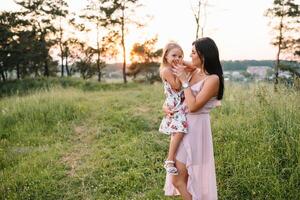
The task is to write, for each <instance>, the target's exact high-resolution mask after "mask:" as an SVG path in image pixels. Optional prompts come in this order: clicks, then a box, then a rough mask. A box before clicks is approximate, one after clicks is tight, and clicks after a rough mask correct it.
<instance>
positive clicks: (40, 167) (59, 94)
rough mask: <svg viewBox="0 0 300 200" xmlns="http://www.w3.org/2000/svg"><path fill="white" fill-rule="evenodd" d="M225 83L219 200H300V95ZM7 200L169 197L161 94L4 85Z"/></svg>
mask: <svg viewBox="0 0 300 200" xmlns="http://www.w3.org/2000/svg"><path fill="white" fill-rule="evenodd" d="M272 88H273V87H272V85H268V84H260V85H254V84H250V85H238V84H234V83H228V84H227V85H226V92H225V99H224V101H223V102H222V107H221V108H218V109H215V110H213V111H212V113H211V119H212V128H213V139H214V151H215V161H216V170H217V182H218V193H219V199H224V200H225V199H226V200H227V199H237V200H238V199H239V200H240V199H291V200H294V199H300V193H299V188H300V161H299V158H300V145H299V144H300V112H299V111H300V94H299V91H298V92H297V91H294V90H292V89H285V88H284V87H282V88H279V91H278V92H277V93H274V92H273V90H272ZM0 91H1V96H2V99H0V183H1V184H0V199H105V200H106V199H137V200H138V199H171V198H166V197H164V195H163V185H164V177H165V172H164V169H163V167H162V164H163V160H164V158H165V156H166V153H167V148H168V138H167V137H166V136H165V135H163V134H160V133H158V131H157V129H158V126H159V123H160V120H161V117H162V112H161V105H162V102H163V93H162V86H161V85H160V84H155V85H142V84H141V85H139V84H132V83H131V84H128V85H126V86H124V85H123V84H110V85H109V84H98V83H97V82H93V81H91V82H83V81H79V80H76V79H39V80H35V81H34V80H25V81H17V82H10V83H7V84H3V85H2V86H1V87H0Z"/></svg>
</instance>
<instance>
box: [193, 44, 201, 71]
mask: <svg viewBox="0 0 300 200" xmlns="http://www.w3.org/2000/svg"><path fill="white" fill-rule="evenodd" d="M191 58H192V64H193V65H194V66H197V68H201V66H202V60H201V58H200V57H199V55H198V54H197V51H196V48H195V45H193V47H192V53H191Z"/></svg>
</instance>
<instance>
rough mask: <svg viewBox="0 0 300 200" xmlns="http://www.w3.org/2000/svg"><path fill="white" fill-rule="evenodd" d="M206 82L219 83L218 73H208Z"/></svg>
mask: <svg viewBox="0 0 300 200" xmlns="http://www.w3.org/2000/svg"><path fill="white" fill-rule="evenodd" d="M205 82H210V83H218V82H219V76H218V75H216V74H210V75H207V76H206V78H205Z"/></svg>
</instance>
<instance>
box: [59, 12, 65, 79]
mask: <svg viewBox="0 0 300 200" xmlns="http://www.w3.org/2000/svg"><path fill="white" fill-rule="evenodd" d="M59 31H60V38H59V48H60V59H61V77H64V50H63V44H62V36H63V31H62V27H61V17H60V18H59Z"/></svg>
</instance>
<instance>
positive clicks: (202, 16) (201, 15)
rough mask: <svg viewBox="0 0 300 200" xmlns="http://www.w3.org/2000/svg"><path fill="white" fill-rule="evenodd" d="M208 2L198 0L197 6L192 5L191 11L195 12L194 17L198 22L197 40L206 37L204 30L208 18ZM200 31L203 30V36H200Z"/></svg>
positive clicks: (206, 0)
mask: <svg viewBox="0 0 300 200" xmlns="http://www.w3.org/2000/svg"><path fill="white" fill-rule="evenodd" d="M207 2H208V0H197V5H196V6H195V5H191V9H192V11H193V15H194V18H195V21H196V40H197V39H198V38H199V37H204V28H205V23H206V18H207V12H206V8H207V6H208V4H207ZM199 30H201V34H200V35H199Z"/></svg>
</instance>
